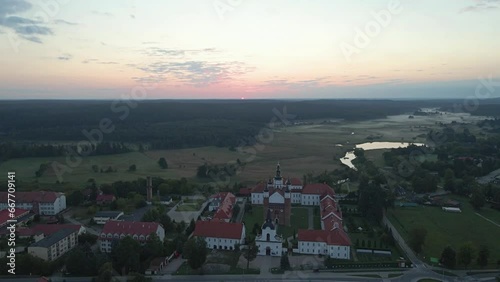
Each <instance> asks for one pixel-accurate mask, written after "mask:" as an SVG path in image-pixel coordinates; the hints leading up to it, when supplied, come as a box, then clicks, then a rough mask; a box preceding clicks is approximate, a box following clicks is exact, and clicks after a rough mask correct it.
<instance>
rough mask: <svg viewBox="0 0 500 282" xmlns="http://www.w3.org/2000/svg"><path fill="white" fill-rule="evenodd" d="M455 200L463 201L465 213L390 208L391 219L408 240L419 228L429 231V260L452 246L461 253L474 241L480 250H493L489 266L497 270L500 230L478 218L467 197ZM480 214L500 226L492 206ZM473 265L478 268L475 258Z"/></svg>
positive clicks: (418, 208)
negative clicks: (481, 248) (410, 234)
mask: <svg viewBox="0 0 500 282" xmlns="http://www.w3.org/2000/svg"><path fill="white" fill-rule="evenodd" d="M453 198H454V199H456V200H458V201H460V202H461V204H462V207H461V210H462V212H461V213H452V212H445V211H443V210H441V208H439V207H430V206H418V207H396V208H395V209H389V210H388V213H387V216H388V218H389V220H390V221H391V222H392V224H393V225H394V226H395V227H396V228H397V229H398V231H399V232H400V233H401V235H402V236H403V237H404V238H405V239H408V236H409V235H408V234H409V232H410V230H411V229H413V228H415V227H424V228H425V229H426V230H427V238H426V241H425V244H424V247H423V253H422V254H421V256H422V257H425V258H426V260H427V261H428V260H429V258H430V257H436V258H439V257H440V256H441V252H442V251H443V249H444V248H445V247H446V246H448V245H450V246H451V247H452V248H454V249H455V250H458V249H459V248H460V246H461V245H462V244H464V243H465V242H472V243H473V244H474V245H475V246H476V248H478V247H479V246H480V245H485V246H487V247H489V250H490V259H489V266H490V267H496V266H497V261H498V260H500V244H498V238H500V227H499V226H497V225H495V224H493V223H491V222H489V221H487V220H485V219H483V218H481V217H480V216H478V215H477V214H476V211H475V210H474V209H473V208H472V207H471V205H470V204H469V202H468V199H467V198H464V197H457V196H454V197H453ZM477 213H479V214H481V215H483V216H485V217H487V218H489V219H490V220H492V221H494V222H496V223H497V224H498V223H500V221H499V217H500V216H499V215H498V211H494V210H491V209H490V208H489V207H485V208H483V209H482V211H479V212H477ZM476 253H477V252H476ZM472 266H473V267H476V268H477V265H476V263H475V258H474V259H473V263H472ZM469 267H471V266H469Z"/></svg>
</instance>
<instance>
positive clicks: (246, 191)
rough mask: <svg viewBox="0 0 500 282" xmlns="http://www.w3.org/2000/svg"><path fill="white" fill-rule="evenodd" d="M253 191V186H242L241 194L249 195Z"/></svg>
mask: <svg viewBox="0 0 500 282" xmlns="http://www.w3.org/2000/svg"><path fill="white" fill-rule="evenodd" d="M250 193H252V189H251V188H240V191H239V194H240V195H242V196H249V195H250Z"/></svg>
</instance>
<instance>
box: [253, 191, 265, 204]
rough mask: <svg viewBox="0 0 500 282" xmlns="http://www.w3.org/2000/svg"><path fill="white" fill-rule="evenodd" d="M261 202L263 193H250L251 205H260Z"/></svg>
mask: <svg viewBox="0 0 500 282" xmlns="http://www.w3.org/2000/svg"><path fill="white" fill-rule="evenodd" d="M262 204H264V194H263V193H252V205H262Z"/></svg>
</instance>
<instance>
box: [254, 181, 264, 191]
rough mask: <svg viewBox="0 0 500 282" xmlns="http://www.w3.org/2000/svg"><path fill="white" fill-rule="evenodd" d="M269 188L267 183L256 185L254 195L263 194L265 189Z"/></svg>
mask: <svg viewBox="0 0 500 282" xmlns="http://www.w3.org/2000/svg"><path fill="white" fill-rule="evenodd" d="M266 187H267V184H266V183H265V182H260V183H259V184H257V185H255V187H253V189H252V193H262V192H264V189H265V188H266Z"/></svg>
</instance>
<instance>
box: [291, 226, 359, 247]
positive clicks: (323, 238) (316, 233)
mask: <svg viewBox="0 0 500 282" xmlns="http://www.w3.org/2000/svg"><path fill="white" fill-rule="evenodd" d="M297 238H298V240H299V241H306V242H325V243H326V244H327V245H335V246H350V245H351V241H350V240H349V237H348V236H347V234H346V233H345V232H344V231H343V230H342V229H340V228H337V229H335V230H333V231H327V230H305V229H301V230H299V234H298V236H297Z"/></svg>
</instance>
